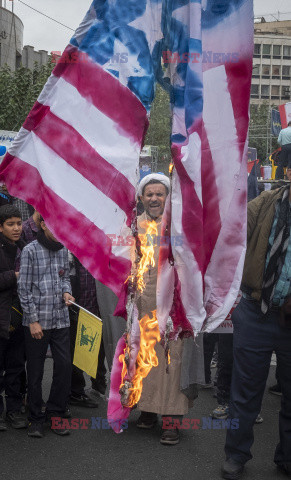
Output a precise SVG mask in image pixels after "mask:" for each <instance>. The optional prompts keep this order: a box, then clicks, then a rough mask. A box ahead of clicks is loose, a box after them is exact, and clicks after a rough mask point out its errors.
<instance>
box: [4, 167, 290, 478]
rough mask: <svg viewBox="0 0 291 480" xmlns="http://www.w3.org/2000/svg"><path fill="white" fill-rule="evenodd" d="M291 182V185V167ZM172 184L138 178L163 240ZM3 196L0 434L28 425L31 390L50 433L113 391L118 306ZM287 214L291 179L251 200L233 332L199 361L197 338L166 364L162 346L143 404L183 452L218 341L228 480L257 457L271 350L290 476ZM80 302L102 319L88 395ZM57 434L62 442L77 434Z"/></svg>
mask: <svg viewBox="0 0 291 480" xmlns="http://www.w3.org/2000/svg"><path fill="white" fill-rule="evenodd" d="M287 178H288V179H289V181H291V168H289V167H288V168H287ZM169 188H170V181H169V179H168V178H167V177H166V176H164V175H161V174H153V175H149V176H147V177H145V178H144V179H143V180H142V182H141V184H140V187H139V192H138V193H139V197H140V199H141V202H142V205H143V209H144V212H143V213H142V214H141V215H140V216H139V217H138V229H139V233H142V232H143V230H144V226H145V224H147V222H150V221H155V222H156V225H157V231H158V234H159V235H160V233H161V220H162V215H163V211H164V207H165V202H166V198H167V195H168V193H169ZM3 194H4V195H5V194H6V197H7V200H8V201H6V200H5V201H4V203H5V204H4V205H3V206H1V207H0V393H2V392H5V398H6V417H5V418H4V416H2V414H3V412H4V404H3V399H2V396H1V395H0V430H2V431H5V430H6V429H7V424H11V426H12V427H14V428H25V427H27V422H26V418H25V416H24V415H23V414H22V413H21V411H22V408H23V399H24V398H25V393H26V389H27V404H28V435H29V436H32V437H42V436H43V424H44V422H45V421H47V420H50V419H51V418H52V416H58V417H64V418H66V417H68V416H70V408H69V405H70V404H73V405H80V406H83V407H89V408H94V407H95V406H97V401H96V396H94V392H95V393H96V392H98V394H100V395H104V394H105V390H106V368H105V355H106V352H107V351H109V347H108V343H107V338H109V335H108V332H107V334H106V325H107V328H108V325H109V324H110V322H112V316H113V312H114V306H115V302H114V299H113V300H112V297H110V295H111V294H112V292H111V293H110V292H108V291H107V293H103V292H102V300H103V301H104V302H106V300H107V306H108V305H109V307H108V308H107V310H106V309H104V308H103V305H102V304H101V302H99V298H98V282H97V289H96V282H95V280H94V279H93V277H92V276H91V275H90V274H89V272H88V271H86V269H85V268H84V267H83V266H82V265H81V263H80V262H79V261H78V259H77V258H76V257H74V256H73V255H72V254H71V253H70V252H68V251H67V250H66V248H65V247H64V246H63V245H62V244H60V243H59V242H58V240H57V239H56V238H55V237H54V235H53V233H52V232H51V231H50V229H49V228H48V226H47V225H46V223H45V221H44V219H43V218H42V217H41V216H40V215H39V213H38V212H36V211H34V212H33V214H32V216H30V217H29V218H28V219H26V221H25V222H23V223H22V215H21V212H20V211H19V209H18V208H17V205H15V204H14V201H13V199H11V198H10V199H9V198H8V197H9V194H8V192H6V193H5V192H4V193H3ZM290 211H291V190H290V185H289V184H286V185H284V186H280V187H279V188H276V189H274V190H272V191H266V192H263V193H261V195H259V196H258V197H257V198H255V199H254V200H252V201H251V202H249V204H248V233H247V242H248V243H247V253H246V260H245V266H244V272H243V279H242V285H241V291H242V298H241V300H240V302H239V304H238V306H237V307H236V308H235V310H234V311H233V313H232V321H233V326H234V333H233V335H232V334H222V335H219V337H211V335H212V334H210V335H205V336H204V350H205V351H204V356H203V355H202V356H203V358H202V359H201V352H203V349H202V348H199V349H197V344H196V342H194V341H193V340H191V339H183V340H180V339H179V340H178V341H175V342H171V347H170V350H171V363H170V365H167V362H166V357H165V354H164V351H163V348H162V346H161V345H159V344H157V345H156V347H155V348H156V353H157V356H158V359H159V365H158V367H156V368H154V369H152V371H151V372H150V374H149V375H148V377H147V378H146V379H145V381H144V385H143V391H142V396H141V399H140V401H139V403H138V405H137V407H138V409H139V410H140V412H141V413H140V417H139V419H138V421H137V426H138V427H139V428H141V429H142V428H144V429H150V428H152V427H153V426H154V425H155V423H156V422H157V416H158V415H162V417H164V418H167V419H169V418H170V419H171V421H170V423H172V425H171V428H169V422H168V421H167V422H163V427H165V428H163V429H162V433H161V438H160V442H161V444H163V445H176V444H177V443H178V442H179V440H180V437H179V433H180V432H179V427H178V425H179V422H181V420H182V418H183V415H185V414H187V412H188V409H189V407H191V406H192V405H193V401H194V400H195V398H196V397H197V384H199V383H204V384H205V385H206V386H212V383H211V374H210V361H211V358H212V355H213V346H214V343H215V341H216V340H218V341H219V348H218V356H219V357H218V381H217V397H218V398H217V400H218V407H217V408H216V409H215V410H214V412H213V416H214V418H227V417H229V418H233V419H238V421H239V428H237V429H228V430H227V435H226V443H225V455H226V460H225V463H224V465H223V470H222V476H223V478H225V479H229V480H236V479H239V478H240V476H241V474H242V472H243V469H244V465H245V463H246V462H247V461H248V460H250V459H251V458H252V455H251V447H252V444H253V440H254V435H253V426H254V424H255V422H257V423H259V422H260V421H262V419H261V418H260V411H261V403H262V398H263V394H264V390H265V386H266V381H267V376H268V373H269V368H270V362H271V357H272V354H273V353H274V352H275V353H276V356H277V380H278V384H277V385H276V386H275V387H274V390H276V388H277V389H279V392H278V393H281V394H282V404H281V411H280V414H279V430H280V441H279V443H278V445H277V448H276V452H275V458H274V461H275V463H276V464H277V465H278V468H279V469H280V470H282V471H283V472H284V473H286V474H287V475H291V348H290V346H291V237H290V230H291V213H290ZM155 256H156V266H152V267H150V268H149V270H148V272H147V276H146V278H145V283H146V288H145V291H144V292H143V295H142V296H141V297H140V299H139V302H138V305H137V307H138V310H139V318H142V317H143V316H144V315H145V314H149V313H150V312H151V311H152V310H154V309H155V308H156V285H157V264H158V256H159V248H158V247H157V248H156V251H155ZM106 296H107V297H106ZM75 300H77V302H78V304H80V305H82V306H83V307H85V308H86V309H87V310H89V311H91V312H92V313H94V314H97V315H100V312H101V316H102V319H103V321H104V330H105V336H104V344H103V343H102V345H101V349H100V354H99V364H98V372H97V376H96V379H91V384H92V389H91V391H90V394H89V393H88V392H87V391H85V379H84V375H83V372H82V371H80V370H78V369H77V368H76V367H75V366H72V356H73V351H74V344H75V339H76V324H77V314H78V312H77V311H76V309H75V307H72V306H70V303H71V302H72V301H73V302H75ZM111 300H112V301H111ZM69 306H70V307H69ZM102 309H103V311H102ZM99 310H100V311H99ZM103 312H104V313H103ZM112 338H113V335H111V340H110V342H111V343H112V344H113V346H114V344H115V345H116V341H115V340H112ZM198 339H199V337H198ZM111 343H110V348H111V347H112V344H111ZM202 343H203V342H202ZM48 349H50V350H51V355H52V357H53V360H54V369H53V379H52V385H51V390H50V395H49V399H48V401H47V402H46V403H45V404H44V402H43V398H42V377H43V371H44V362H45V358H46V356H47V353H48ZM198 350H199V352H200V353H197V352H198ZM204 360H205V365H204ZM111 363H112V354H111V355H109V356H108V357H107V365H108V366H109V368H110V367H111ZM187 369H188V370H187ZM189 370H191V374H190V373H189ZM185 372H186V377H187V379H188V381H186V380H185V378H184V377H185ZM193 372H194V373H193ZM201 372H202V373H203V374H202V373H201ZM204 374H205V377H204ZM26 387H27V388H26ZM275 393H276V392H275ZM53 430H54V431H55V433H57V434H59V435H68V434H69V433H70V432H69V430H66V429H53Z"/></svg>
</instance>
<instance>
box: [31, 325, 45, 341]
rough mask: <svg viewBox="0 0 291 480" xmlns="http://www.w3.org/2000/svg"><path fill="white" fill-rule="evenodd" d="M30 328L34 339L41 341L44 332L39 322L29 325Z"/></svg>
mask: <svg viewBox="0 0 291 480" xmlns="http://www.w3.org/2000/svg"><path fill="white" fill-rule="evenodd" d="M29 328H30V333H31V336H32V338H35V339H36V340H41V339H42V337H43V331H42V328H41V326H40V324H39V323H38V322H34V323H30V324H29Z"/></svg>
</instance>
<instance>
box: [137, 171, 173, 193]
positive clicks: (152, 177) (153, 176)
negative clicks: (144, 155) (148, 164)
mask: <svg viewBox="0 0 291 480" xmlns="http://www.w3.org/2000/svg"><path fill="white" fill-rule="evenodd" d="M151 180H157V181H158V182H160V183H162V184H163V185H165V187H166V188H167V190H168V192H169V191H170V179H169V178H168V177H166V175H164V174H163V173H150V174H149V175H146V176H145V177H144V178H143V179H142V180H141V181H140V184H139V186H138V190H137V194H138V196H141V195H142V192H143V189H144V187H145V186H146V185H147V184H148V183H150V181H151Z"/></svg>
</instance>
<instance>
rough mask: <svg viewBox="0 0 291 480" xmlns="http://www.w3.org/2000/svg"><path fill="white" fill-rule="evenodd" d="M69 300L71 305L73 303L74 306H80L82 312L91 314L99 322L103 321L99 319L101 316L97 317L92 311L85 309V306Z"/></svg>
mask: <svg viewBox="0 0 291 480" xmlns="http://www.w3.org/2000/svg"><path fill="white" fill-rule="evenodd" d="M69 302H70V303H71V304H72V305H75V307H78V308H80V310H83V311H84V312H86V313H88V314H89V315H92V317H95V318H97V320H100V322H101V323H103V320H101V318H99V317H97V315H94V313H91V312H89V310H86V308H84V307H81V305H78V304H77V303H75V302H72V301H71V300H69Z"/></svg>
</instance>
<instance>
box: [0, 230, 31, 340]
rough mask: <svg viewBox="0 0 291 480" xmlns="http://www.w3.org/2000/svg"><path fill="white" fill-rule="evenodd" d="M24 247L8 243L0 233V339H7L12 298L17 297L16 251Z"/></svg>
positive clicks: (22, 243)
mask: <svg viewBox="0 0 291 480" xmlns="http://www.w3.org/2000/svg"><path fill="white" fill-rule="evenodd" d="M24 246H25V243H24V242H23V241H22V240H19V242H17V243H16V244H12V243H10V242H9V241H8V240H7V239H6V237H5V236H4V235H2V233H0V337H2V338H9V326H10V318H11V307H12V301H13V297H17V279H16V275H15V259H16V254H17V249H18V248H20V249H21V250H22V249H23V247H24Z"/></svg>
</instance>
